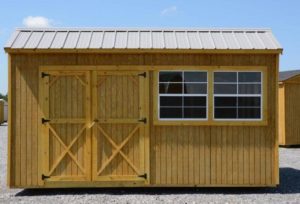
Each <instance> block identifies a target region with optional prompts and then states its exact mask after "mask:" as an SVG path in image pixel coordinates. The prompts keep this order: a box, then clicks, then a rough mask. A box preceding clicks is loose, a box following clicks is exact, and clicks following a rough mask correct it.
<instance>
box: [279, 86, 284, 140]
mask: <svg viewBox="0 0 300 204" xmlns="http://www.w3.org/2000/svg"><path fill="white" fill-rule="evenodd" d="M284 87H285V86H284V84H280V85H279V89H278V132H279V145H285V94H284V92H285V88H284Z"/></svg>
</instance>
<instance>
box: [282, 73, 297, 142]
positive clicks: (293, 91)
mask: <svg viewBox="0 0 300 204" xmlns="http://www.w3.org/2000/svg"><path fill="white" fill-rule="evenodd" d="M299 102H300V70H291V71H284V72H280V73H279V102H278V104H279V145H282V146H291V145H300V107H299Z"/></svg>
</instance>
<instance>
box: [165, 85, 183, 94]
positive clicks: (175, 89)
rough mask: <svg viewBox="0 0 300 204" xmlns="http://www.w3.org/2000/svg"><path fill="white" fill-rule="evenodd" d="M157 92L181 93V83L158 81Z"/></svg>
mask: <svg viewBox="0 0 300 204" xmlns="http://www.w3.org/2000/svg"><path fill="white" fill-rule="evenodd" d="M159 93H161V94H168V93H179V94H181V93H182V84H180V83H179V84H174V83H160V84H159Z"/></svg>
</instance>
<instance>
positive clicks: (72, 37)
mask: <svg viewBox="0 0 300 204" xmlns="http://www.w3.org/2000/svg"><path fill="white" fill-rule="evenodd" d="M79 34H80V33H79V32H73V31H70V32H69V33H68V36H67V38H66V41H65V44H64V48H66V49H74V48H76V45H77V42H78V38H79Z"/></svg>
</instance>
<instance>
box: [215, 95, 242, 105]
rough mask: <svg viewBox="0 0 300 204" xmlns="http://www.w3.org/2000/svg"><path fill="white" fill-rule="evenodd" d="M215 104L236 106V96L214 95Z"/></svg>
mask: <svg viewBox="0 0 300 204" xmlns="http://www.w3.org/2000/svg"><path fill="white" fill-rule="evenodd" d="M215 106H216V107H220V106H221V107H223V106H231V107H236V106H237V97H215Z"/></svg>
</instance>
